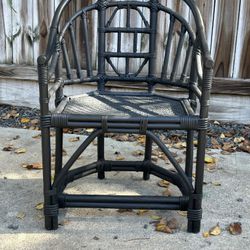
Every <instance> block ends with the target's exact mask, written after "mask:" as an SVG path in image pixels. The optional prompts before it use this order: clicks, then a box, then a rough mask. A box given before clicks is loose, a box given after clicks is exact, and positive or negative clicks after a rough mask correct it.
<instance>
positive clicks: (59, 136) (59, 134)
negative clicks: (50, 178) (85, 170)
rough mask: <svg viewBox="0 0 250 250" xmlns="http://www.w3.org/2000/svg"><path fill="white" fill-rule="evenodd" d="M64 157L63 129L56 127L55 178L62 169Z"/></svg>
mask: <svg viewBox="0 0 250 250" xmlns="http://www.w3.org/2000/svg"><path fill="white" fill-rule="evenodd" d="M62 158H63V129H62V128H56V159H55V160H56V162H55V178H56V177H57V176H58V174H59V173H60V172H61V170H62Z"/></svg>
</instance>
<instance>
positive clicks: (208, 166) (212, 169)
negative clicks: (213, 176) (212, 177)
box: [206, 164, 217, 173]
mask: <svg viewBox="0 0 250 250" xmlns="http://www.w3.org/2000/svg"><path fill="white" fill-rule="evenodd" d="M206 170H207V171H208V172H210V173H213V172H215V171H217V165H216V164H206Z"/></svg>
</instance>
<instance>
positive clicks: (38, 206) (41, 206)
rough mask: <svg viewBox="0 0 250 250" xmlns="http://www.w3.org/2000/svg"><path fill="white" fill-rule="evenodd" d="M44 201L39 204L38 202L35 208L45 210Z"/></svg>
mask: <svg viewBox="0 0 250 250" xmlns="http://www.w3.org/2000/svg"><path fill="white" fill-rule="evenodd" d="M43 206H44V205H43V202H39V203H38V204H36V206H35V208H36V210H43Z"/></svg>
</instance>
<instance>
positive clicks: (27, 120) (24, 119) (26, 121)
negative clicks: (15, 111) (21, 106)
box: [21, 117, 30, 123]
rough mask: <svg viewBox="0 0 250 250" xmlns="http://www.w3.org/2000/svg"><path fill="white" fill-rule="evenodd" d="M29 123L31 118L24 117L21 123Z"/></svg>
mask: <svg viewBox="0 0 250 250" xmlns="http://www.w3.org/2000/svg"><path fill="white" fill-rule="evenodd" d="M28 122H30V119H29V118H26V117H24V118H22V119H21V123H28Z"/></svg>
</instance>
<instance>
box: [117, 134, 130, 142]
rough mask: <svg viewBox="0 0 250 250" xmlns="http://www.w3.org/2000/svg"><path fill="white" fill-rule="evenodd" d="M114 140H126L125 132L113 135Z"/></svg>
mask: <svg viewBox="0 0 250 250" xmlns="http://www.w3.org/2000/svg"><path fill="white" fill-rule="evenodd" d="M114 139H115V140H117V141H127V140H128V135H127V134H125V135H117V136H115V137H114Z"/></svg>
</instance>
